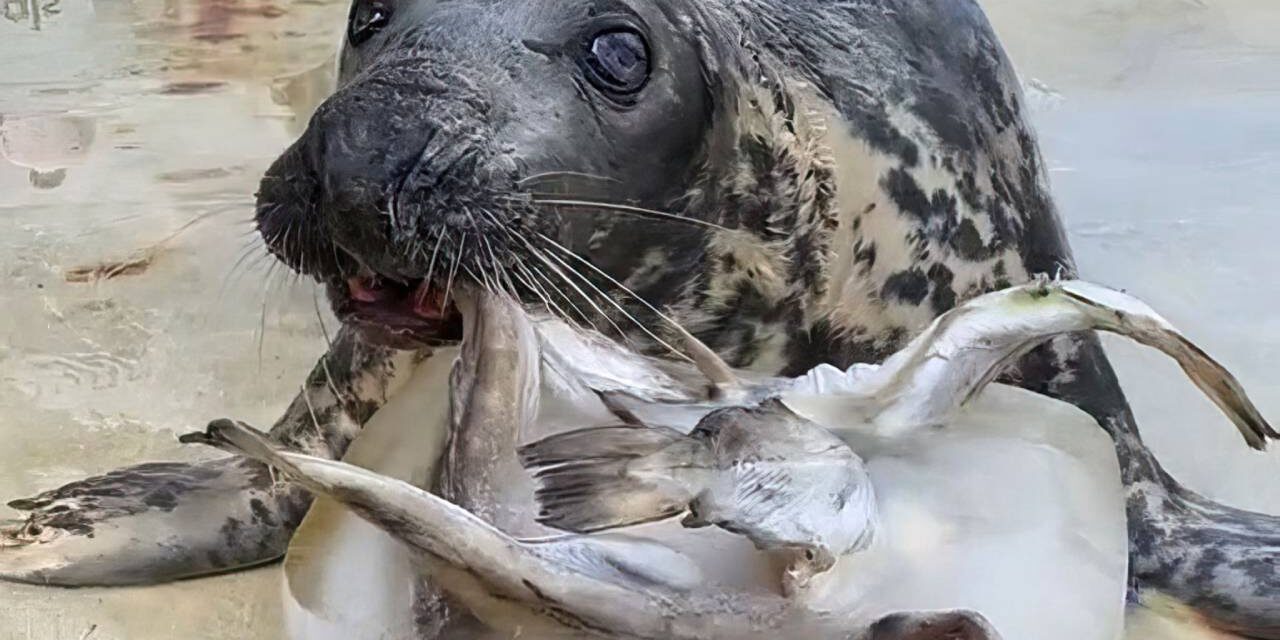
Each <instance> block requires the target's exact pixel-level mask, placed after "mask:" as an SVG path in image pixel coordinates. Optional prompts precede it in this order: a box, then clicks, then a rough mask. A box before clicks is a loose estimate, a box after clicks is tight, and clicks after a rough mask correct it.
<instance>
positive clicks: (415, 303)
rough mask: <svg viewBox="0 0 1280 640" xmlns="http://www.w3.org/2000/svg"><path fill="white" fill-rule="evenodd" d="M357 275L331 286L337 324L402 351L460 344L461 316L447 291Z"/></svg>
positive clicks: (423, 281)
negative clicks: (340, 322)
mask: <svg viewBox="0 0 1280 640" xmlns="http://www.w3.org/2000/svg"><path fill="white" fill-rule="evenodd" d="M361 271H362V272H361V273H360V274H359V275H356V276H352V277H349V278H347V279H346V280H345V281H342V282H334V283H331V284H330V285H329V297H330V300H332V301H333V307H334V312H335V314H337V316H338V318H339V320H341V321H342V322H343V323H344V324H347V325H349V326H352V327H354V328H356V329H358V330H359V331H360V332H361V334H362V335H363V336H364V337H365V339H366V340H368V341H370V342H373V343H376V344H382V345H386V346H390V347H396V348H402V349H409V348H418V347H422V346H443V345H449V344H456V343H458V342H459V341H461V340H462V314H461V313H460V312H459V311H458V308H457V305H455V304H454V302H453V301H452V300H451V299H450V295H449V294H450V291H449V289H448V287H447V286H445V287H442V286H440V283H438V282H434V281H427V280H426V279H418V280H408V281H402V280H397V279H394V278H390V277H387V276H384V275H380V274H376V273H373V272H371V271H368V270H367V269H362V270H361Z"/></svg>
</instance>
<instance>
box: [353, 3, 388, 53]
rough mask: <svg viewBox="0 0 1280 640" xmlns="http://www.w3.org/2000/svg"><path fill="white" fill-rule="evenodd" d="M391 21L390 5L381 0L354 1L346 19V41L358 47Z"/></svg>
mask: <svg viewBox="0 0 1280 640" xmlns="http://www.w3.org/2000/svg"><path fill="white" fill-rule="evenodd" d="M390 21H391V5H389V4H388V3H386V2H383V1H382V0H355V2H353V3H351V15H350V16H349V17H348V18H347V41H348V42H350V43H351V46H353V47H358V46H360V45H361V44H363V43H364V42H365V41H366V40H368V39H369V38H372V37H373V36H374V35H375V34H377V33H378V32H379V31H382V29H383V27H385V26H387V23H388V22H390Z"/></svg>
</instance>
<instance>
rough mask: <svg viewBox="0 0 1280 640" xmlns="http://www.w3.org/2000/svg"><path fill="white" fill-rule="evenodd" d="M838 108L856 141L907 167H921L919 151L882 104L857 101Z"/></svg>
mask: <svg viewBox="0 0 1280 640" xmlns="http://www.w3.org/2000/svg"><path fill="white" fill-rule="evenodd" d="M841 107H842V109H841V111H842V112H843V113H844V115H845V117H846V118H848V119H849V121H850V124H851V126H852V128H853V135H854V136H855V137H857V138H858V139H861V140H863V141H865V142H866V143H867V144H868V145H870V146H871V148H872V149H875V150H876V151H879V152H881V153H884V154H888V155H891V156H894V157H896V158H898V159H900V160H902V162H903V164H905V165H906V166H908V167H914V166H917V165H919V164H920V147H919V146H917V145H916V143H915V142H912V141H911V139H910V138H908V137H906V136H905V135H903V134H902V132H901V131H899V130H898V128H897V127H895V126H893V123H892V122H891V121H890V120H889V113H888V111H887V110H886V109H885V106H884V105H883V104H879V103H875V102H871V101H870V99H867V98H861V97H860V98H857V99H856V100H855V101H854V102H851V103H849V104H845V105H841Z"/></svg>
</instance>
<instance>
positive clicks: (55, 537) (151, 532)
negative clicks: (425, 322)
mask: <svg viewBox="0 0 1280 640" xmlns="http://www.w3.org/2000/svg"><path fill="white" fill-rule="evenodd" d="M421 357H422V356H421V354H419V353H418V352H413V351H394V350H391V349H386V348H381V347H372V346H369V345H367V344H365V343H363V342H361V341H360V340H359V339H357V338H356V336H355V334H354V332H351V331H348V330H345V329H344V330H343V331H341V332H339V334H338V335H337V336H336V339H335V340H334V343H333V346H332V347H331V348H330V350H329V352H328V353H326V354H325V356H324V357H323V358H322V359H321V360H320V362H319V363H318V364H317V365H316V367H315V369H314V370H313V371H312V373H311V375H310V376H309V377H308V379H307V383H306V385H305V387H304V388H303V390H302V392H301V393H300V394H299V395H298V396H297V397H296V398H295V399H294V401H293V403H292V404H291V405H290V407H289V409H288V411H287V412H286V413H285V415H284V416H283V417H282V418H281V419H280V420H279V421H277V423H276V425H275V427H274V428H272V430H271V433H270V437H271V438H272V440H273V441H275V442H277V443H279V444H281V445H283V446H286V447H288V448H290V449H295V450H299V451H305V452H307V453H309V454H312V455H316V456H320V457H326V458H336V457H339V456H341V455H342V454H343V452H344V451H345V450H346V448H347V445H348V444H349V443H350V442H351V440H352V439H353V438H354V437H355V436H356V435H357V434H358V433H359V430H360V428H361V426H362V425H363V424H364V422H365V421H366V420H368V418H369V417H370V416H372V415H373V413H374V412H375V411H376V410H377V409H378V408H379V407H380V406H382V404H383V403H384V402H385V401H386V400H387V399H388V398H389V397H390V396H391V395H393V394H394V393H395V392H396V391H397V390H398V389H399V387H400V385H401V384H403V382H404V380H405V379H407V378H408V377H409V376H408V374H409V373H411V372H412V370H413V368H414V366H416V364H417V363H418V362H420V361H421ZM309 504H310V497H309V496H308V495H307V494H306V493H305V492H304V491H302V490H300V489H295V488H292V487H287V486H276V485H275V484H274V481H273V479H272V477H271V475H270V474H269V473H267V472H266V468H265V467H263V466H262V465H259V464H258V463H254V462H249V461H246V460H243V459H240V458H224V459H218V460H211V461H206V462H195V463H179V462H165V463H150V464H142V465H138V466H134V467H128V468H124V469H119V470H116V471H112V472H110V473H107V474H104V475H101V476H95V477H92V478H88V479H85V480H80V481H77V482H73V483H70V484H68V485H65V486H63V487H60V488H57V489H53V490H51V491H46V492H44V493H41V494H39V495H37V496H34V497H31V498H25V499H20V500H14V501H12V502H10V503H9V506H10V507H12V508H14V509H17V510H19V511H25V512H28V515H27V517H26V520H25V521H24V522H14V523H11V524H10V525H9V526H6V527H4V528H3V529H0V580H10V581H18V582H31V583H37V584H54V585H59V586H91V585H92V586H105V585H130V584H152V583H158V582H166V581H170V580H179V579H182V578H190V577H194V576H200V575H205V574H210V573H219V572H224V571H230V570H235V569H240V568H244V567H249V566H254V565H257V564H262V563H265V562H270V561H272V560H275V559H278V558H279V557H280V556H281V555H283V554H284V551H285V548H286V547H287V545H288V542H289V538H290V536H291V535H292V533H293V530H294V528H295V527H296V526H297V525H298V523H299V521H300V520H301V519H302V516H303V515H304V514H305V513H306V510H307V507H308V506H309Z"/></svg>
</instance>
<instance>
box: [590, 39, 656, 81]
mask: <svg viewBox="0 0 1280 640" xmlns="http://www.w3.org/2000/svg"><path fill="white" fill-rule="evenodd" d="M585 62H586V65H585V66H586V70H587V79H588V80H590V81H591V84H594V85H595V86H596V88H598V89H600V90H601V91H605V92H607V93H612V94H615V95H624V96H625V95H630V94H633V93H635V92H637V91H639V90H640V89H641V88H643V87H644V84H645V82H646V81H648V80H649V46H648V45H647V44H646V43H645V41H644V36H642V35H640V34H639V33H638V32H636V31H634V30H632V29H613V30H610V31H604V32H601V33H599V34H596V36H595V37H594V38H592V39H591V42H590V44H588V46H587V52H586V59H585Z"/></svg>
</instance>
